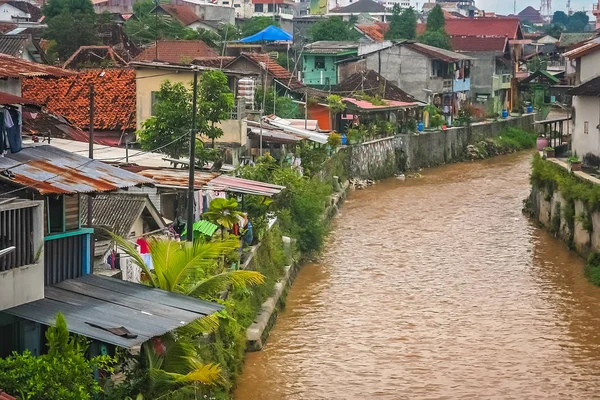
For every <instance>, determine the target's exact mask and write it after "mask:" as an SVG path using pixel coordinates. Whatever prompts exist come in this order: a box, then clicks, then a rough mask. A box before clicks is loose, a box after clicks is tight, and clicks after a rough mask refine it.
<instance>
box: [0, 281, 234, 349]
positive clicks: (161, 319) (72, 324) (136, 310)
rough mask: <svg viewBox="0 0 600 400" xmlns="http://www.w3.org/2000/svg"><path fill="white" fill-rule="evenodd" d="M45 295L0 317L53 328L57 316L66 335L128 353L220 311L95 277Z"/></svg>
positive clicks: (47, 290)
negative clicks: (64, 324) (115, 330)
mask: <svg viewBox="0 0 600 400" xmlns="http://www.w3.org/2000/svg"><path fill="white" fill-rule="evenodd" d="M44 292H45V293H44V294H45V297H44V298H43V299H41V300H37V301H34V302H31V303H26V304H23V305H20V306H18V307H14V308H10V309H8V310H4V312H6V313H8V314H11V315H15V316H17V317H20V318H24V319H27V320H30V321H34V322H38V323H40V324H43V325H52V324H53V323H54V321H55V319H56V314H57V313H58V312H61V313H63V315H64V316H65V320H66V321H67V326H68V327H69V331H70V332H72V333H77V334H79V335H83V336H86V337H88V338H91V339H95V340H98V341H100V342H104V343H109V344H114V345H116V346H120V347H124V348H127V349H130V348H132V347H135V346H139V345H141V344H142V343H144V342H146V341H148V340H149V339H151V338H153V337H156V336H160V335H163V334H165V333H167V332H170V331H172V330H174V329H176V328H179V327H181V326H185V325H187V324H189V323H190V322H192V321H194V320H196V319H198V318H202V317H204V316H207V315H210V314H213V313H214V312H217V311H220V310H222V309H223V306H222V305H220V304H216V303H210V302H207V301H202V300H198V299H195V298H193V297H190V296H185V295H182V294H178V293H172V292H167V291H165V290H161V289H156V288H151V287H148V286H144V285H140V284H137V283H133V282H127V281H122V280H119V279H114V278H107V277H102V276H95V275H87V276H84V277H81V278H78V279H70V280H67V281H63V282H61V283H59V284H57V285H55V286H47V287H46V288H45V290H44ZM90 324H94V325H98V326H101V327H102V328H120V327H124V328H126V329H127V330H129V332H131V333H132V334H133V335H137V337H135V338H126V337H122V336H118V335H115V334H113V333H111V332H108V331H107V330H105V329H101V328H97V327H94V326H91V325H90Z"/></svg>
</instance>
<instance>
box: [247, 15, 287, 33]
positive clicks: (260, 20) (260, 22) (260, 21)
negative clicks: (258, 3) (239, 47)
mask: <svg viewBox="0 0 600 400" xmlns="http://www.w3.org/2000/svg"><path fill="white" fill-rule="evenodd" d="M271 25H275V26H277V27H279V22H277V21H274V20H273V18H271V17H252V18H250V19H249V20H248V21H246V22H244V23H243V24H242V37H246V36H252V35H254V34H255V33H258V32H260V31H262V30H263V29H265V28H267V27H269V26H271Z"/></svg>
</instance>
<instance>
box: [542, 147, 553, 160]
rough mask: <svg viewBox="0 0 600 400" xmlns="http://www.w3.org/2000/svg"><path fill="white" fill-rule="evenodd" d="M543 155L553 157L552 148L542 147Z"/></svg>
mask: <svg viewBox="0 0 600 400" xmlns="http://www.w3.org/2000/svg"><path fill="white" fill-rule="evenodd" d="M544 156H546V158H554V149H553V148H552V147H550V146H548V147H544Z"/></svg>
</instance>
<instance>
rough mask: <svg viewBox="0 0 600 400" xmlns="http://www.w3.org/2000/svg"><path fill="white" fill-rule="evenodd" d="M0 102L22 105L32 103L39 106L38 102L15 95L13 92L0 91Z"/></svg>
mask: <svg viewBox="0 0 600 400" xmlns="http://www.w3.org/2000/svg"><path fill="white" fill-rule="evenodd" d="M0 104H3V105H4V104H23V105H33V106H39V103H36V102H35V101H33V100H29V99H25V98H23V97H20V96H15V95H13V94H9V93H4V92H0Z"/></svg>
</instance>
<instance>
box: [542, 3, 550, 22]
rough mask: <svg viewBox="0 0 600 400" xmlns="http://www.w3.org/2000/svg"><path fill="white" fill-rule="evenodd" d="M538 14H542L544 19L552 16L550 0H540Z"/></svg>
mask: <svg viewBox="0 0 600 400" xmlns="http://www.w3.org/2000/svg"><path fill="white" fill-rule="evenodd" d="M540 14H542V17H544V18H545V19H548V18H550V17H551V16H552V0H541V4H540Z"/></svg>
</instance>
